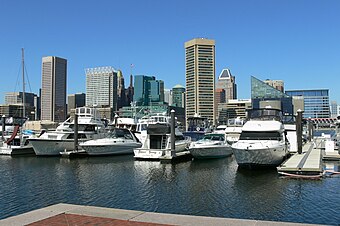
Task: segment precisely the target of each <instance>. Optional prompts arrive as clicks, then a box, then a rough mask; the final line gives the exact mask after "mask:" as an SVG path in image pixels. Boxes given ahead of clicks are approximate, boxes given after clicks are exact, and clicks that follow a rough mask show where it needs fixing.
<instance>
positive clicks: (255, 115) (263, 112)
mask: <svg viewBox="0 0 340 226" xmlns="http://www.w3.org/2000/svg"><path fill="white" fill-rule="evenodd" d="M247 117H248V119H257V120H278V121H280V120H281V119H282V112H281V111H280V110H278V109H271V108H264V109H250V110H248V112H247Z"/></svg>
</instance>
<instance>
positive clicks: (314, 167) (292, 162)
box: [277, 142, 322, 176]
mask: <svg viewBox="0 0 340 226" xmlns="http://www.w3.org/2000/svg"><path fill="white" fill-rule="evenodd" d="M314 145H315V144H314V143H313V142H309V143H307V144H305V145H304V146H303V149H302V154H299V153H296V154H294V155H293V156H292V157H290V158H289V159H288V160H287V161H285V162H284V163H283V164H282V165H281V166H279V167H277V171H278V172H279V174H282V175H308V176H313V175H315V176H321V175H322V150H321V149H320V148H315V147H314Z"/></svg>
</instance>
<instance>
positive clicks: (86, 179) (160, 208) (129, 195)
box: [0, 156, 340, 224]
mask: <svg viewBox="0 0 340 226" xmlns="http://www.w3.org/2000/svg"><path fill="white" fill-rule="evenodd" d="M0 165H1V167H0V175H1V176H0V183H1V190H0V191H1V192H0V206H1V207H5V208H0V218H5V217H8V216H11V215H16V214H20V213H23V212H27V211H30V210H33V209H37V208H41V207H45V206H47V205H51V204H55V203H60V202H64V203H74V204H82V205H95V206H103V207H112V208H124V209H134V210H144V211H156V212H165V213H178V214H193V215H204V216H216V217H232V218H248V219H262V220H280V221H292V222H304V223H320V224H321V223H323V224H337V223H340V216H339V215H338V214H337V212H336V211H337V210H339V209H340V194H339V182H340V181H339V179H340V176H332V177H327V178H324V179H322V180H318V181H310V180H297V179H293V180H292V179H283V178H280V177H279V176H278V174H277V172H276V170H275V169H265V170H264V169H260V170H249V169H242V168H238V166H237V163H236V161H235V159H234V157H228V158H223V159H212V160H206V161H205V160H192V161H186V162H180V163H177V164H162V163H160V162H148V161H135V160H134V159H133V156H113V157H108V156H106V157H94V158H92V157H91V158H80V159H64V158H41V157H39V158H37V157H28V158H11V157H8V156H0ZM325 168H327V169H333V170H335V171H339V163H338V162H326V163H325Z"/></svg>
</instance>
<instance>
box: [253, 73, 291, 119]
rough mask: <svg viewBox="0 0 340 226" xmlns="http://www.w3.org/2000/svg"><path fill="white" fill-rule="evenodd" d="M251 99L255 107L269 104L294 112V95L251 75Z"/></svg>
mask: <svg viewBox="0 0 340 226" xmlns="http://www.w3.org/2000/svg"><path fill="white" fill-rule="evenodd" d="M251 101H252V107H253V108H260V107H262V105H265V104H268V105H270V106H271V107H273V108H278V109H280V110H282V111H283V112H284V113H288V114H293V100H292V97H291V96H289V95H287V94H285V93H283V92H281V91H280V90H277V89H275V88H274V87H272V86H270V85H268V84H266V83H265V82H263V81H261V80H259V79H257V78H255V77H254V76H251Z"/></svg>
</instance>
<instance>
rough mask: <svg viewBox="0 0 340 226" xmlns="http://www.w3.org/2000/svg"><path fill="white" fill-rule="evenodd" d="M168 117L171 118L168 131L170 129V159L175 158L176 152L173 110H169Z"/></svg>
mask: <svg viewBox="0 0 340 226" xmlns="http://www.w3.org/2000/svg"><path fill="white" fill-rule="evenodd" d="M170 116H171V117H170V119H171V125H170V129H171V136H170V142H171V157H175V156H176V150H175V126H176V122H175V110H171V113H170Z"/></svg>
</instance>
